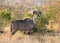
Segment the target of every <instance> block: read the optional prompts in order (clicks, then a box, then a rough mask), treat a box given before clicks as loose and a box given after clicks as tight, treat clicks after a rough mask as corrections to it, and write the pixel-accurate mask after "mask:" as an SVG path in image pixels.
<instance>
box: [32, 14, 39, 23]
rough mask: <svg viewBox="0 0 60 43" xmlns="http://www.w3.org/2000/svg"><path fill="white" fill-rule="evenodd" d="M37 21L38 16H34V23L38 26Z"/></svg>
mask: <svg viewBox="0 0 60 43" xmlns="http://www.w3.org/2000/svg"><path fill="white" fill-rule="evenodd" d="M37 20H38V17H37V15H34V17H33V22H34V24H36V23H37Z"/></svg>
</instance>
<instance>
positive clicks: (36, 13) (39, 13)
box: [33, 11, 41, 17]
mask: <svg viewBox="0 0 60 43" xmlns="http://www.w3.org/2000/svg"><path fill="white" fill-rule="evenodd" d="M33 14H34V15H36V16H37V17H39V16H40V15H41V11H33Z"/></svg>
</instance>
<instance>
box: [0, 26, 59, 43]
mask: <svg viewBox="0 0 60 43" xmlns="http://www.w3.org/2000/svg"><path fill="white" fill-rule="evenodd" d="M5 31H6V33H3V34H0V43H60V36H47V35H45V36H42V35H24V34H22V33H21V32H20V31H18V32H16V34H15V35H14V36H13V37H12V38H11V39H10V34H11V32H10V30H9V27H6V28H5Z"/></svg>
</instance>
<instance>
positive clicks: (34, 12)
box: [33, 11, 41, 24]
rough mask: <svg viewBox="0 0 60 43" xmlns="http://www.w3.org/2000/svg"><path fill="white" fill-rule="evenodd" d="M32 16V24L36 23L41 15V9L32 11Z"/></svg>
mask: <svg viewBox="0 0 60 43" xmlns="http://www.w3.org/2000/svg"><path fill="white" fill-rule="evenodd" d="M33 14H34V17H33V21H34V24H36V22H37V19H38V17H39V16H40V15H41V11H33Z"/></svg>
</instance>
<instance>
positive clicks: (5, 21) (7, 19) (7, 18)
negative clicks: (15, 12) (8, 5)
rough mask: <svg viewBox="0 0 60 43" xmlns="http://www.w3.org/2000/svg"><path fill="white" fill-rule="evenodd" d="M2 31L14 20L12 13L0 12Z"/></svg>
mask: <svg viewBox="0 0 60 43" xmlns="http://www.w3.org/2000/svg"><path fill="white" fill-rule="evenodd" d="M0 12H1V13H0V29H2V28H4V27H5V26H7V25H9V24H10V23H11V22H12V20H13V19H14V18H13V17H11V14H12V13H11V12H10V11H0Z"/></svg>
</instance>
